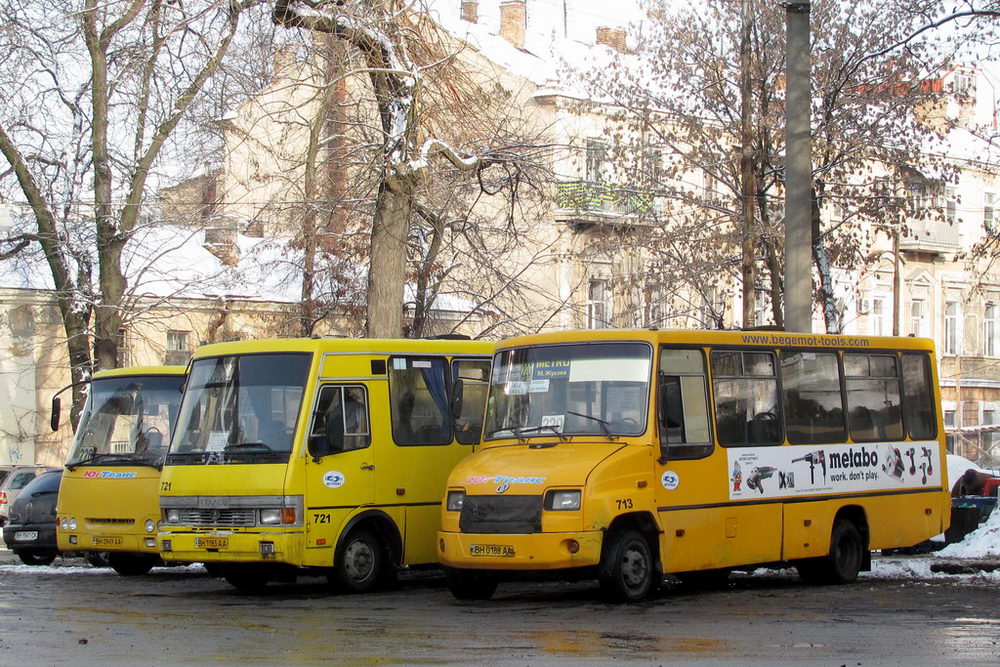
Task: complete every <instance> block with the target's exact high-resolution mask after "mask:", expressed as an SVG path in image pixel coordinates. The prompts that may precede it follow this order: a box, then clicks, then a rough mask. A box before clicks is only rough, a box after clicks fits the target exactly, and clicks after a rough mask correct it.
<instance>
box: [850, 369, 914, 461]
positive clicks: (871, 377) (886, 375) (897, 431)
mask: <svg viewBox="0 0 1000 667" xmlns="http://www.w3.org/2000/svg"><path fill="white" fill-rule="evenodd" d="M844 375H845V377H846V378H847V414H848V420H849V422H850V426H851V438H852V439H853V440H857V441H858V442H862V441H867V440H899V439H901V438H902V437H903V423H902V414H901V412H900V405H899V370H898V367H897V364H896V357H895V356H893V355H889V354H845V355H844Z"/></svg>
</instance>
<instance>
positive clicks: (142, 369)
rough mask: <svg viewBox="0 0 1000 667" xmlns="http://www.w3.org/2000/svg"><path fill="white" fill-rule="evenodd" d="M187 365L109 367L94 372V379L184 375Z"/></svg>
mask: <svg viewBox="0 0 1000 667" xmlns="http://www.w3.org/2000/svg"><path fill="white" fill-rule="evenodd" d="M186 371H187V366H129V367H127V368H109V369H107V370H103V371H97V372H96V373H94V379H95V380H103V379H106V378H117V377H129V376H132V375H184V373H185V372H186Z"/></svg>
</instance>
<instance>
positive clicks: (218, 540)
mask: <svg viewBox="0 0 1000 667" xmlns="http://www.w3.org/2000/svg"><path fill="white" fill-rule="evenodd" d="M194 545H195V546H196V547H197V548H199V549H228V548H229V538H228V537H196V538H194Z"/></svg>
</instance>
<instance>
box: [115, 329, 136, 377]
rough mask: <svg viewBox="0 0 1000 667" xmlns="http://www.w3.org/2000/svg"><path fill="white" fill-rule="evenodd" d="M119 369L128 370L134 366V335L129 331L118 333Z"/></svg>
mask: <svg viewBox="0 0 1000 667" xmlns="http://www.w3.org/2000/svg"><path fill="white" fill-rule="evenodd" d="M116 361H117V362H118V368H128V367H129V366H134V365H135V364H133V363H132V335H131V334H130V333H129V331H128V329H120V330H119V331H118V351H117V359H116Z"/></svg>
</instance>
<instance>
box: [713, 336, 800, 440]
mask: <svg viewBox="0 0 1000 667" xmlns="http://www.w3.org/2000/svg"><path fill="white" fill-rule="evenodd" d="M712 385H713V387H714V389H715V421H716V426H717V429H718V433H719V443H720V444H722V445H725V446H729V445H778V444H781V442H782V440H783V436H782V432H781V419H780V417H779V414H778V378H777V375H776V373H775V363H774V354H773V353H772V352H756V351H755V352H743V351H740V350H713V351H712Z"/></svg>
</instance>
